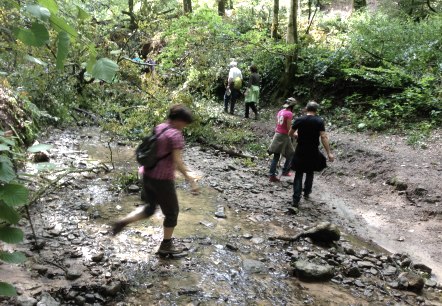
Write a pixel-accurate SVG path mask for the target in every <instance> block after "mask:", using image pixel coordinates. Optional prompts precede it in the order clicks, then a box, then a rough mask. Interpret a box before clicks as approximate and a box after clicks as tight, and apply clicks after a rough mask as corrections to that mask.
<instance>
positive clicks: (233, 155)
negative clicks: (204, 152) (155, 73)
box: [197, 137, 257, 159]
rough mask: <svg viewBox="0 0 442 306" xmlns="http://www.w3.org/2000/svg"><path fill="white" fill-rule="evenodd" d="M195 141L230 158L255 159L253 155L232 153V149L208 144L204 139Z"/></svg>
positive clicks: (200, 138)
mask: <svg viewBox="0 0 442 306" xmlns="http://www.w3.org/2000/svg"><path fill="white" fill-rule="evenodd" d="M197 141H198V142H199V143H201V144H203V145H206V146H208V147H211V148H213V149H215V150H218V151H221V152H224V153H226V154H228V155H229V156H232V157H240V158H250V159H257V157H256V156H253V155H246V154H243V153H241V152H237V151H234V150H233V149H228V148H224V147H222V146H220V145H217V144H214V143H209V142H207V141H206V140H205V139H204V138H202V137H199V138H198V139H197Z"/></svg>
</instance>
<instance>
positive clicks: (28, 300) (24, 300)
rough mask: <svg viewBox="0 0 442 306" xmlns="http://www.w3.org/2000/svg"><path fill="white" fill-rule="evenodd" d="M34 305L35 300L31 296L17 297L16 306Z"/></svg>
mask: <svg viewBox="0 0 442 306" xmlns="http://www.w3.org/2000/svg"><path fill="white" fill-rule="evenodd" d="M35 304H37V300H36V299H34V298H33V297H32V296H27V295H20V296H18V297H17V305H18V306H34V305H35Z"/></svg>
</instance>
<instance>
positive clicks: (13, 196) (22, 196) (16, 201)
mask: <svg viewBox="0 0 442 306" xmlns="http://www.w3.org/2000/svg"><path fill="white" fill-rule="evenodd" d="M28 195H29V192H28V189H26V187H25V186H23V185H21V184H6V185H4V186H1V187H0V199H2V200H3V201H4V202H5V203H6V204H8V205H11V206H18V205H24V204H26V203H27V202H28Z"/></svg>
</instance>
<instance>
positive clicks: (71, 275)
mask: <svg viewBox="0 0 442 306" xmlns="http://www.w3.org/2000/svg"><path fill="white" fill-rule="evenodd" d="M81 274H82V273H81V272H80V271H78V270H68V271H67V272H66V279H68V280H76V279H77V278H79V277H80V276H81Z"/></svg>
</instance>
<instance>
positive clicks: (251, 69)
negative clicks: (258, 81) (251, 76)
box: [250, 65, 258, 73]
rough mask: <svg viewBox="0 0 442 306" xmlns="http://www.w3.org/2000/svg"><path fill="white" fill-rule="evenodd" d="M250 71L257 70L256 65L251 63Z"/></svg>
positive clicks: (254, 71)
mask: <svg viewBox="0 0 442 306" xmlns="http://www.w3.org/2000/svg"><path fill="white" fill-rule="evenodd" d="M250 72H252V73H256V72H258V67H256V65H251V66H250Z"/></svg>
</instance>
